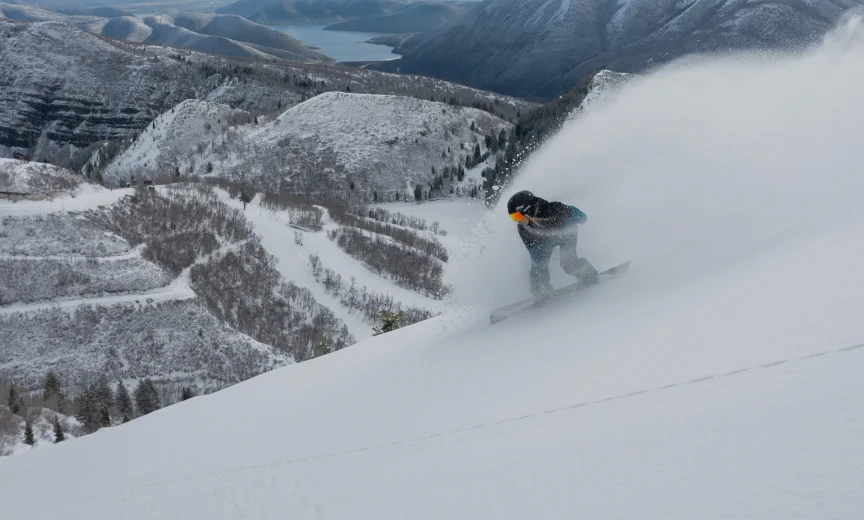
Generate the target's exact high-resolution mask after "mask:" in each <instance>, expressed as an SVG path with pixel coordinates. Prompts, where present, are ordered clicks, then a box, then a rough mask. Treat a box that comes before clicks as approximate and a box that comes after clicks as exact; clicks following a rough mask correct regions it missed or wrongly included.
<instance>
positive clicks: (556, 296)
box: [489, 260, 630, 324]
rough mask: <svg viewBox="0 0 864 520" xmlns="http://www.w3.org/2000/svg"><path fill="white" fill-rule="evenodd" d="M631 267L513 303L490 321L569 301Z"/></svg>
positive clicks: (492, 316) (616, 267)
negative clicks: (591, 281)
mask: <svg viewBox="0 0 864 520" xmlns="http://www.w3.org/2000/svg"><path fill="white" fill-rule="evenodd" d="M629 267H630V260H627V261H626V262H624V263H623V264H619V265H616V266H615V267H613V268H611V269H607V270H605V271H603V272H602V273H598V274H597V281H596V282H593V283H583V282H581V281H580V282H575V283H572V284H570V285H565V286H564V287H561V288H560V289H555V290H554V291H552V292H551V293H549V294H547V295H544V296H543V297H542V298H526V299H524V300H521V301H518V302H516V303H511V304H510V305H505V306H504V307H499V308H497V309H495V310H493V311H492V313H491V314H490V315H489V321H491V322H492V323H493V324H494V323H498V322H499V321H503V320H506V319H507V318H510V317H512V316H515V315H517V314H520V313H523V312H525V311H530V310H533V309H540V308H543V307H545V306H547V305H549V304H551V303H555V302H559V301H563V300H567V299H568V298H569V297H570V296H572V295H573V294H575V293H577V292H578V291H579V290H581V289H584V288H586V287H591V286H593V285H597V284H601V283H603V282H606V281H609V280H614V279H615V278H618V277H619V276H621V275H622V274H624V273H625V272H627V269H628V268H629Z"/></svg>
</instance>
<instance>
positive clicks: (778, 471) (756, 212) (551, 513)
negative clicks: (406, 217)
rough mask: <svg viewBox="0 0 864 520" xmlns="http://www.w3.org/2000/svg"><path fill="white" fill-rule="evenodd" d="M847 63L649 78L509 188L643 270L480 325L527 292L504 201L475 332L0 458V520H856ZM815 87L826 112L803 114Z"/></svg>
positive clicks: (832, 53) (858, 108)
mask: <svg viewBox="0 0 864 520" xmlns="http://www.w3.org/2000/svg"><path fill="white" fill-rule="evenodd" d="M859 25H860V24H859ZM862 44H864V38H862V35H861V33H860V32H851V33H850V34H847V35H846V36H838V37H837V38H836V42H835V43H832V44H831V45H829V46H827V47H826V48H823V49H822V50H820V51H819V52H818V53H816V54H815V55H813V56H805V57H799V58H788V59H783V60H779V59H776V58H775V59H774V60H773V61H768V60H755V61H751V60H745V59H739V60H735V61H721V62H716V63H713V64H703V65H702V66H701V67H700V68H698V69H683V70H667V71H664V72H660V73H657V74H653V75H651V76H649V77H647V78H645V79H643V80H640V81H638V82H634V83H632V84H630V85H628V86H627V87H625V90H624V91H622V93H621V95H620V96H618V97H617V98H616V100H615V102H614V103H610V104H608V105H604V106H603V107H602V108H601V109H599V110H596V111H590V112H589V113H588V114H587V115H586V116H585V117H582V118H580V120H579V121H577V122H576V123H574V124H573V125H571V126H569V127H568V128H566V129H565V130H564V131H563V132H562V133H561V135H560V136H559V137H558V138H556V139H555V140H554V141H553V142H551V143H549V145H548V146H547V147H546V149H545V150H543V151H541V152H540V153H538V154H537V155H535V157H534V159H533V161H532V162H531V164H529V165H528V166H527V170H526V172H525V173H524V175H523V176H522V177H521V178H520V179H519V181H518V182H517V185H516V186H514V187H513V189H517V188H523V187H531V188H532V189H534V190H535V191H537V192H538V193H542V194H548V195H549V196H550V198H551V197H554V198H559V199H563V200H567V201H572V202H573V203H577V204H578V205H579V206H580V207H581V208H582V209H584V210H585V211H586V212H587V213H588V216H589V221H588V223H587V225H586V226H585V227H584V229H583V230H582V232H581V235H580V240H581V241H580V245H581V251H582V254H584V255H585V256H586V257H588V258H590V259H591V260H592V261H593V262H595V263H596V264H597V265H608V264H610V263H612V262H617V261H620V260H623V259H625V258H632V259H633V261H634V263H633V267H632V268H631V270H630V272H629V273H628V275H627V276H626V277H624V278H621V279H619V280H616V281H615V282H613V283H610V284H608V285H604V286H602V287H597V288H594V289H593V290H589V291H587V292H585V293H583V294H582V295H581V296H579V297H578V298H577V299H576V300H575V301H573V302H570V303H568V304H564V305H561V306H558V307H556V308H555V309H550V311H549V312H547V313H545V314H543V315H540V314H536V313H535V314H534V315H523V316H519V317H516V318H513V319H512V320H509V321H506V322H503V323H500V324H498V325H495V326H490V325H489V324H488V321H487V316H488V314H487V311H488V308H489V307H492V306H494V305H497V304H500V303H502V302H504V301H507V300H509V299H510V298H512V297H514V296H517V295H520V294H524V292H525V290H526V289H527V280H525V278H526V277H527V276H526V271H527V261H528V258H527V254H525V252H524V249H523V248H522V246H521V244H520V243H519V240H518V238H517V237H516V236H515V232H514V230H513V223H512V222H509V220H508V217H507V216H506V214H505V212H504V211H503V210H502V209H501V208H498V209H497V211H496V213H495V214H494V216H493V217H492V218H488V219H487V221H486V224H487V229H489V230H490V231H489V234H488V235H486V236H484V237H483V239H482V243H481V240H479V239H478V251H479V250H480V249H482V252H480V253H479V254H478V257H477V258H475V260H474V262H473V264H471V266H470V267H469V268H466V270H465V275H466V280H474V283H473V284H466V285H465V286H464V287H462V289H463V290H462V291H461V296H462V302H463V304H464V303H466V302H471V301H473V303H474V304H475V305H476V306H477V307H478V312H477V313H476V314H475V315H473V316H472V315H471V314H470V311H469V310H468V309H465V308H459V307H457V306H456V305H454V306H453V307H452V309H451V312H450V313H449V314H447V315H445V316H442V317H439V318H437V319H434V320H430V321H428V322H424V323H421V324H418V325H416V326H412V327H409V328H406V329H403V330H400V331H396V332H394V333H389V334H385V335H383V336H380V337H376V338H374V339H372V340H370V341H367V342H364V343H361V344H358V345H356V346H354V347H353V348H350V349H345V350H342V351H340V352H337V353H335V354H332V355H328V356H324V357H322V358H319V359H315V360H313V361H310V362H307V363H301V364H298V365H294V366H291V367H287V368H285V369H282V370H278V371H274V372H270V373H268V374H265V375H263V376H260V377H258V378H255V379H254V380H251V381H248V382H246V383H243V384H240V385H237V386H234V387H232V388H230V389H228V390H226V391H223V392H220V393H218V394H215V395H213V396H208V397H204V398H196V399H193V400H191V401H189V402H185V403H183V404H180V405H177V406H174V407H171V408H168V409H165V410H161V411H159V412H157V413H154V414H152V415H150V416H147V417H146V418H144V419H140V420H136V421H134V422H132V423H129V424H128V425H125V426H122V427H119V428H113V429H107V430H102V431H100V432H99V433H97V434H95V435H91V436H88V437H85V438H83V439H76V440H74V441H70V442H66V443H63V444H61V445H58V446H57V447H53V448H51V449H47V448H46V449H43V450H39V451H35V452H33V453H30V454H27V455H25V456H22V457H16V458H14V459H11V460H4V461H2V462H0V479H2V481H3V482H4V489H3V493H4V506H5V508H6V509H5V510H6V511H8V512H9V514H10V515H12V516H19V517H27V518H35V519H48V518H57V517H62V518H71V519H77V518H95V517H109V518H113V517H121V516H122V517H124V518H148V519H149V518H153V519H156V518H171V517H176V518H184V519H187V520H188V519H192V520H195V519H210V518H237V519H240V518H274V519H275V518H321V519H342V518H376V519H390V518H393V519H404V518H411V519H440V518H496V519H509V518H513V519H524V518H540V519H560V518H591V519H600V520H603V519H620V518H664V519H673V520H691V519H693V518H699V519H700V520H711V519H728V518H759V519H763V518H802V519H823V518H843V519H851V518H860V517H862V515H864V496H862V495H861V493H860V488H861V483H862V482H864V444H862V443H861V438H862V436H864V417H862V414H861V409H862V406H864V398H862V396H864V380H862V378H861V373H862V370H864V326H862V323H861V319H860V317H861V315H862V312H864V301H862V299H861V297H860V288H861V287H862V286H864V273H862V271H861V269H860V265H861V263H862V261H864V246H862V243H861V240H860V237H861V236H862V233H864V215H862V213H861V211H860V207H859V206H860V204H859V200H858V199H859V194H860V193H861V192H862V190H864V178H862V177H861V176H860V171H859V169H860V158H859V152H858V150H859V147H858V143H860V142H861V140H862V138H864V131H862V127H861V125H860V121H861V119H862V117H864V104H862V101H861V97H860V89H859V87H858V86H859V85H860V84H862V82H864V62H862V60H861V59H860V54H861V52H862ZM814 77H815V78H819V81H820V86H821V87H822V88H823V89H825V91H826V92H830V93H831V95H830V96H826V97H824V98H823V99H821V102H820V103H818V104H816V103H809V104H808V103H796V102H795V101H796V100H800V99H802V98H805V97H806V96H807V95H809V93H811V85H809V84H808V81H807V80H808V79H812V78H814ZM658 115H662V117H659V116H658ZM574 164H579V165H580V166H581V168H580V169H579V172H578V174H573V173H571V172H572V165H574ZM479 246H482V248H481V247H479ZM556 274H560V273H559V272H558V270H557V269H556ZM469 275H470V276H469ZM520 280H521V282H520ZM472 294H474V296H473V297H472ZM166 438H170V443H169V442H166V440H165V439H166ZM118 454H122V455H123V456H122V457H118ZM73 468H74V469H73ZM82 468H85V469H82ZM70 472H74V474H75V476H76V478H74V479H72V478H69V476H70V474H71V473H70ZM46 488H50V489H52V490H53V491H52V493H51V495H50V497H48V498H46V496H45V489H46Z"/></svg>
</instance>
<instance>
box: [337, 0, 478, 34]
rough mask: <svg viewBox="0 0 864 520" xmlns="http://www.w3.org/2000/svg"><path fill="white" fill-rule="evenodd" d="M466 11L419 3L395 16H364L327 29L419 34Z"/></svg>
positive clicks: (441, 4) (457, 7) (458, 7)
mask: <svg viewBox="0 0 864 520" xmlns="http://www.w3.org/2000/svg"><path fill="white" fill-rule="evenodd" d="M464 12H465V9H464V8H462V7H460V6H457V5H449V4H444V3H417V4H413V5H411V6H409V7H406V8H405V9H401V10H399V11H397V12H395V13H393V14H384V15H378V16H364V17H362V18H355V19H354V20H348V21H347V22H341V23H337V24H333V25H330V26H328V27H327V29H328V30H332V31H365V32H383V33H418V32H422V31H428V30H431V29H437V28H438V27H440V26H442V25H444V24H445V23H447V22H449V21H450V20H453V19H454V18H457V17H458V16H460V15H462V14H463V13H464Z"/></svg>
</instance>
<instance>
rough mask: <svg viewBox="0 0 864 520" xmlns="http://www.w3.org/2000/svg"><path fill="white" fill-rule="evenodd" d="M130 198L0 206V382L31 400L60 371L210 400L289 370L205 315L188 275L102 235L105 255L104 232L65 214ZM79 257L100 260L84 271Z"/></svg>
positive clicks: (271, 352) (89, 192) (68, 198)
mask: <svg viewBox="0 0 864 520" xmlns="http://www.w3.org/2000/svg"><path fill="white" fill-rule="evenodd" d="M132 192H133V190H131V189H118V190H107V189H105V188H102V187H97V186H94V185H84V186H83V187H82V189H81V190H80V192H76V193H74V194H71V195H70V194H66V195H64V196H60V197H56V198H54V199H53V200H50V201H28V200H23V201H18V202H12V201H7V200H0V222H2V225H0V239H2V240H3V242H2V245H3V247H2V248H0V252H2V253H3V254H2V255H0V271H2V273H3V275H4V276H7V277H14V278H13V279H4V280H3V282H2V283H0V291H4V292H3V296H2V297H0V336H2V337H3V341H2V342H0V380H3V381H14V382H15V383H16V384H18V385H19V387H21V388H24V389H28V390H30V389H33V388H38V387H39V385H40V384H41V382H42V380H43V378H44V376H45V373H46V372H47V371H49V370H55V371H56V372H57V373H59V374H60V375H61V376H62V377H63V378H64V379H65V380H66V381H71V382H78V381H82V380H83V381H86V380H88V379H89V378H92V377H94V376H95V374H109V375H110V376H111V377H123V378H127V379H139V378H143V377H153V378H155V379H157V380H160V381H175V382H187V383H191V384H195V385H200V386H201V388H202V389H206V390H213V389H216V388H219V387H223V386H225V385H227V384H232V383H236V382H237V381H241V380H243V379H246V378H248V377H251V376H253V375H257V374H260V373H262V372H264V371H267V370H270V369H272V368H275V367H279V366H284V365H286V364H288V363H292V362H293V361H294V360H293V359H292V357H291V356H290V355H287V354H285V353H282V352H277V351H276V350H275V349H273V348H272V347H271V346H269V345H265V344H263V343H261V342H259V341H255V340H254V339H252V338H250V337H249V336H247V335H245V334H241V333H239V332H238V331H236V330H234V329H232V328H230V327H228V326H227V325H226V324H225V323H223V322H222V321H220V320H218V319H217V318H216V317H214V316H213V315H212V314H211V313H210V312H208V311H207V309H206V308H205V307H204V306H203V304H202V303H201V302H200V301H199V300H198V299H197V296H196V294H195V292H194V291H193V290H192V288H191V287H190V283H189V269H188V268H187V269H186V270H184V271H183V272H182V273H180V275H179V276H176V277H174V276H171V275H169V274H168V273H166V272H163V270H162V269H161V268H159V267H157V266H156V265H154V264H149V263H147V262H145V261H144V260H143V259H142V258H141V248H135V249H133V250H130V249H128V245H127V244H125V241H123V240H122V239H120V238H119V237H117V236H115V235H112V234H111V233H107V232H105V231H104V230H102V231H101V233H102V234H103V235H108V236H107V237H106V236H103V237H99V238H101V239H102V241H103V242H105V243H107V246H106V245H105V244H97V243H96V242H97V240H96V239H95V237H94V236H93V233H97V235H98V232H97V231H95V230H94V229H93V228H97V227H98V226H94V225H93V224H92V223H89V224H88V223H87V222H84V223H82V224H81V227H80V228H79V227H77V226H75V222H77V221H78V220H77V219H82V218H83V217H69V216H68V214H67V213H68V212H71V211H83V210H87V209H94V208H96V207H98V206H102V205H106V204H112V203H115V202H117V201H118V200H119V199H120V198H122V197H124V196H126V195H129V194H131V193H132ZM54 217H56V219H57V221H52V220H51V219H52V218H54ZM64 218H66V219H67V220H65V221H64V220H63V219H64ZM27 219H31V220H27ZM118 240H119V242H121V243H122V244H118V243H117V241H118ZM7 241H9V242H7ZM13 241H14V242H13ZM76 241H77V242H84V243H83V244H82V243H76ZM88 245H89V246H91V247H89V248H88V247H87V246H88ZM100 251H101V252H102V253H103V254H100ZM82 253H83V254H84V255H86V256H87V257H94V256H95V257H99V259H98V260H97V259H95V258H92V259H90V260H88V261H87V262H86V263H84V258H82ZM112 253H116V254H112ZM58 260H60V261H61V262H57V261H58ZM45 262H55V263H59V264H60V265H59V266H55V265H47V266H46V265H44V263H45ZM91 262H92V263H93V264H95V265H91ZM81 263H83V265H81ZM103 263H104V264H113V265H101V264H103ZM22 264H33V265H32V266H28V265H22ZM39 264H42V265H41V267H40V265H39ZM63 264H67V267H66V268H65V269H63V268H62V265H63ZM75 264H78V265H75ZM123 269H128V270H132V271H133V272H127V273H124V272H123ZM73 272H74V273H75V275H74V276H73ZM22 277H23V278H25V280H24V281H23V283H22V280H21V279H20V278H22ZM31 278H32V280H31V281H28V280H27V279H31ZM70 278H72V279H71V280H70ZM172 278H173V279H172ZM61 280H62V281H61ZM46 296H48V297H49V298H46ZM10 302H11V303H10Z"/></svg>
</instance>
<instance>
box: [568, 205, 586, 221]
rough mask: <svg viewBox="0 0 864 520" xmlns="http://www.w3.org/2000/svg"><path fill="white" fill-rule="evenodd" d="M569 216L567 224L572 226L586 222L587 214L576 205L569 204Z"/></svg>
mask: <svg viewBox="0 0 864 520" xmlns="http://www.w3.org/2000/svg"><path fill="white" fill-rule="evenodd" d="M570 211H571V214H570V218H569V219H567V225H568V226H572V225H574V224H580V225H581V224H584V223H585V222H588V215H586V214H585V213H584V212H583V211H582V210H580V209H579V208H577V207H576V206H570Z"/></svg>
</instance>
